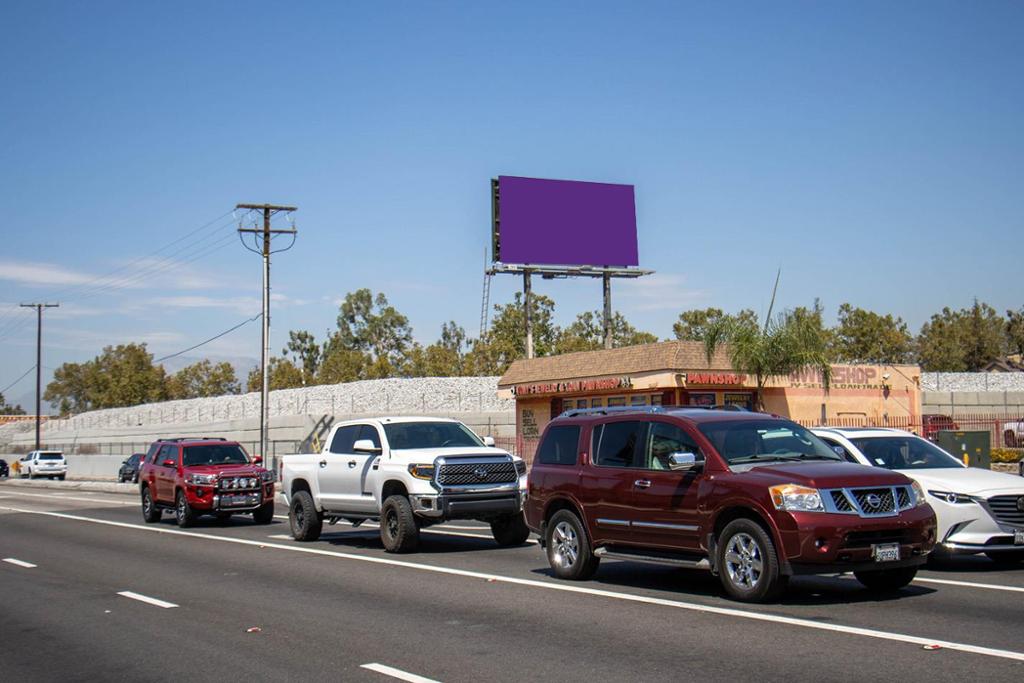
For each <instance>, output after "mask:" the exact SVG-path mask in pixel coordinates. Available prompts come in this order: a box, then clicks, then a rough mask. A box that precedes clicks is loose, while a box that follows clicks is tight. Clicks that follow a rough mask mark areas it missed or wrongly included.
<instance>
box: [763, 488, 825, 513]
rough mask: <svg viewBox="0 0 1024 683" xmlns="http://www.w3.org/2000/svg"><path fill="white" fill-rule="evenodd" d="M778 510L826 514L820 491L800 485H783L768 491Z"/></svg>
mask: <svg viewBox="0 0 1024 683" xmlns="http://www.w3.org/2000/svg"><path fill="white" fill-rule="evenodd" d="M768 491H769V492H770V493H771V496H772V503H773V504H774V505H775V509H776V510H789V511H790V512H824V511H825V505H824V504H823V503H822V500H821V493H819V492H818V489H814V488H811V487H809V486H800V485H799V484H782V485H780V486H772V487H771V488H769V489H768Z"/></svg>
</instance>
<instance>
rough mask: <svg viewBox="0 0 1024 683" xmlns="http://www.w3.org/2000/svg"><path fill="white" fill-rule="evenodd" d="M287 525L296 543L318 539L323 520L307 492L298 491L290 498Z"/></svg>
mask: <svg viewBox="0 0 1024 683" xmlns="http://www.w3.org/2000/svg"><path fill="white" fill-rule="evenodd" d="M288 523H289V524H290V525H291V528H292V538H294V539H295V540H296V541H303V542H308V541H315V540H316V539H318V538H320V532H321V531H322V530H323V528H324V520H323V517H321V516H320V513H319V512H317V511H316V504H315V503H314V502H313V496H311V495H309V491H299V492H298V493H296V494H295V495H294V496H292V504H291V505H290V506H289V507H288Z"/></svg>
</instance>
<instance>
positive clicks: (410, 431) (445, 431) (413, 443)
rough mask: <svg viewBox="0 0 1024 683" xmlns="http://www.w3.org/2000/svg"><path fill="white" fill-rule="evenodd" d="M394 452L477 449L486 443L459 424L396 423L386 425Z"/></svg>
mask: <svg viewBox="0 0 1024 683" xmlns="http://www.w3.org/2000/svg"><path fill="white" fill-rule="evenodd" d="M384 434H386V435H387V437H388V445H390V446H391V448H392V449H393V450H401V449H408V448H475V447H483V445H484V442H483V441H481V440H480V437H479V436H477V435H476V434H474V433H473V432H472V431H471V430H470V429H469V428H468V427H466V426H465V425H463V424H461V423H458V422H394V423H390V424H385V425H384Z"/></svg>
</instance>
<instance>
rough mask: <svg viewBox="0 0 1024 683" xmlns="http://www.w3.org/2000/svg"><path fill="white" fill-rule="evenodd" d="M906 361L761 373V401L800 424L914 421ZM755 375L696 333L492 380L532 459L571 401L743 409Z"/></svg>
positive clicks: (565, 358)
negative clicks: (826, 376)
mask: <svg viewBox="0 0 1024 683" xmlns="http://www.w3.org/2000/svg"><path fill="white" fill-rule="evenodd" d="M920 378H921V369H920V368H919V367H917V366H916V365H898V366H893V365H884V366H880V365H834V366H832V381H831V386H830V389H829V391H827V392H826V391H825V388H824V384H823V381H822V377H821V375H820V373H818V372H816V371H812V370H808V371H800V372H797V373H794V374H793V375H790V376H787V377H778V378H772V379H769V380H768V382H767V384H766V386H765V388H764V390H763V396H764V403H765V410H766V411H768V412H770V413H775V414H777V415H782V416H784V417H788V418H790V419H793V420H796V421H798V422H801V423H803V424H805V425H817V424H833V425H839V424H841V425H851V426H852V425H878V426H885V425H889V426H894V427H899V426H904V427H906V426H909V425H913V424H915V423H919V422H920V415H921V388H920ZM756 389H757V380H756V378H755V377H753V376H751V375H748V374H746V373H743V372H740V371H738V370H736V369H735V368H733V367H732V365H731V363H730V362H729V359H728V354H727V351H726V349H724V348H723V349H719V350H718V352H716V354H715V355H714V356H713V357H712V358H711V361H710V362H708V360H707V356H706V354H705V351H704V345H703V344H701V343H700V342H686V341H668V342H660V343H656V344H644V345H641V346H630V347H626V348H621V349H610V350H599V351H583V352H579V353H568V354H563V355H559V356H547V357H543V358H532V359H529V360H518V361H516V362H514V363H513V364H512V365H511V366H510V367H509V369H508V371H507V372H506V373H505V375H504V376H503V377H502V378H501V379H500V380H499V382H498V393H499V395H500V396H503V397H509V398H514V399H515V402H516V436H517V450H518V451H519V452H520V453H521V454H523V455H524V456H525V457H527V458H532V456H533V451H534V449H535V448H536V441H537V439H539V438H540V435H541V433H542V432H543V431H544V427H545V426H546V425H547V423H548V422H549V421H551V419H553V418H554V417H556V416H557V415H559V414H561V413H562V412H563V411H565V410H569V409H574V408H606V407H627V406H633V407H642V406H701V407H710V406H715V405H718V406H721V405H735V406H740V407H743V408H747V409H753V407H754V403H755V394H756Z"/></svg>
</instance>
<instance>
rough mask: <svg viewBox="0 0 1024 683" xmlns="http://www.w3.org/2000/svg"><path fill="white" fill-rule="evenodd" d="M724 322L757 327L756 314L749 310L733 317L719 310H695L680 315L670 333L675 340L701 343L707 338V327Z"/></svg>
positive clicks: (746, 309) (744, 310)
mask: <svg viewBox="0 0 1024 683" xmlns="http://www.w3.org/2000/svg"><path fill="white" fill-rule="evenodd" d="M726 320H731V321H732V323H733V324H751V325H757V314H756V313H754V312H753V311H752V310H750V309H749V308H745V309H743V310H742V311H740V312H739V313H737V314H735V315H733V314H731V313H726V312H725V311H723V310H722V309H720V308H695V309H692V310H689V311H683V312H682V313H680V314H679V319H678V320H677V321H676V322H675V324H673V325H672V331H673V332H674V333H675V335H676V339H680V340H683V341H699V342H702V341H704V339H705V338H706V337H707V331H708V328H709V327H712V326H720V325H723V324H725V321H726Z"/></svg>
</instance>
